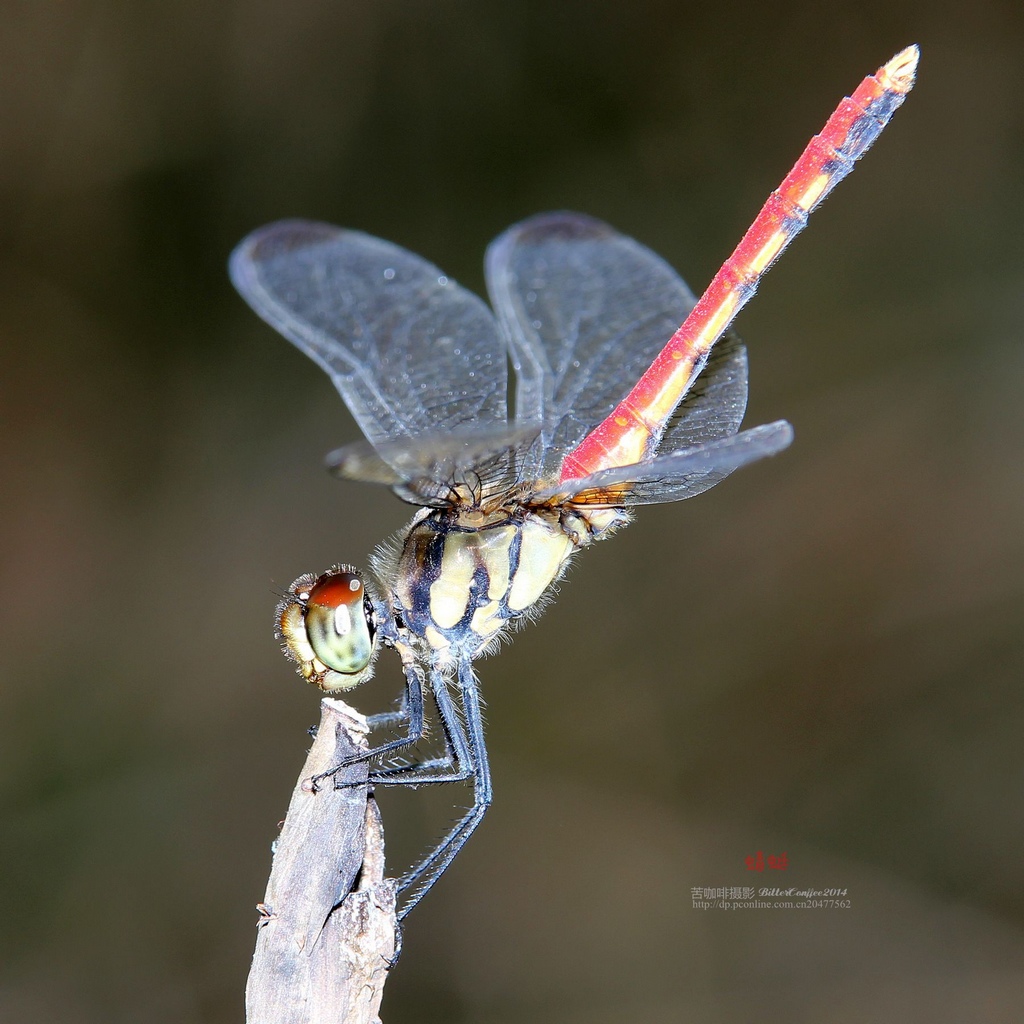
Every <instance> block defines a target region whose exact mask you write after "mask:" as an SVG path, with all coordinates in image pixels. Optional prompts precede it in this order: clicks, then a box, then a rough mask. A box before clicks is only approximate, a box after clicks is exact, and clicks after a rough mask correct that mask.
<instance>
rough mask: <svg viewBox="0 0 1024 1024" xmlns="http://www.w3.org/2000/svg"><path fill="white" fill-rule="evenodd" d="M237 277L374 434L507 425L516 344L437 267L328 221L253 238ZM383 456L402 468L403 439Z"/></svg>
mask: <svg viewBox="0 0 1024 1024" xmlns="http://www.w3.org/2000/svg"><path fill="white" fill-rule="evenodd" d="M231 279H232V281H233V282H234V284H235V287H236V288H237V289H238V291H239V292H240V293H241V294H242V296H243V297H244V298H245V300H246V301H247V302H248V303H249V305H250V306H252V308H253V309H254V310H255V311H256V312H257V313H258V314H259V315H260V316H261V317H262V318H263V319H264V320H266V321H267V323H269V324H270V325H271V326H272V327H274V328H276V329H277V330H278V331H280V332H281V334H283V335H284V336H285V337H286V338H287V339H288V340H289V341H291V342H292V343H293V344H295V345H296V346H297V347H298V348H300V349H301V350H302V351H303V352H305V353H306V355H308V356H309V357H310V358H311V359H313V360H314V361H315V362H317V363H318V364H319V365H320V366H321V367H323V369H324V370H326V371H327V373H328V374H329V375H330V377H331V380H332V381H333V382H334V385H335V387H337V389H338V391H339V392H340V393H341V397H342V398H343V399H344V400H345V404H346V405H347V406H348V408H349V410H350V411H351V413H352V415H353V417H355V420H356V422H357V423H358V424H359V427H360V429H361V430H362V432H363V434H365V436H366V438H367V440H368V441H369V442H370V443H371V444H372V445H374V446H375V447H376V448H377V449H378V450H382V446H384V445H386V444H387V443H388V442H393V441H395V440H397V439H401V438H412V437H416V436H419V435H422V434H425V433H431V432H434V433H436V432H439V431H441V429H442V428H443V429H445V430H451V429H453V428H457V427H459V426H460V425H465V424H470V423H480V424H484V425H491V424H495V423H499V424H504V423H505V421H506V418H507V396H506V387H507V376H508V371H507V352H506V347H505V342H504V340H503V339H502V337H501V335H500V333H499V331H498V327H497V325H496V323H495V321H494V317H493V315H492V313H491V311H490V310H489V309H488V308H487V306H486V305H485V304H484V303H483V302H482V301H481V300H480V299H479V298H477V297H476V296H475V295H473V294H472V293H470V292H468V291H466V290H465V289H464V288H461V287H459V286H458V285H457V284H455V283H454V282H452V281H449V280H448V279H447V278H446V277H445V276H444V275H443V274H442V273H441V271H440V270H438V269H437V267H435V266H434V265H433V264H431V263H428V262H427V261H426V260H424V259H421V258H420V257H419V256H416V255H414V254H413V253H410V252H407V251H406V250H405V249H402V248H401V247H399V246H397V245H392V244H391V243H390V242H385V241H382V240H381V239H379V238H373V237H372V236H370V235H364V234H362V233H361V232H358V231H345V230H342V229H340V228H335V227H331V226H330V225H328V224H317V223H312V222H306V221H281V222H279V223H276V224H271V225H269V226H267V227H264V228H261V229H260V230H258V231H256V232H254V233H253V234H251V235H249V237H248V238H246V239H245V240H244V241H243V242H242V243H241V244H240V245H239V246H238V248H237V249H236V250H235V251H234V253H233V254H232V256H231ZM388 451H390V452H391V456H389V455H384V456H383V458H384V461H385V462H389V463H390V464H391V465H392V466H394V468H395V469H396V470H397V471H398V472H399V473H400V474H401V473H403V472H405V471H406V470H403V469H399V468H398V466H397V465H395V462H394V461H393V459H394V453H395V452H396V451H397V449H395V448H393V447H392V448H389V449H388Z"/></svg>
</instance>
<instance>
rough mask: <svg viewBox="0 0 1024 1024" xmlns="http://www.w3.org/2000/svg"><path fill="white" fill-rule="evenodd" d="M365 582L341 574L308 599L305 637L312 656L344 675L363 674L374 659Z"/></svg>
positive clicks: (345, 573)
mask: <svg viewBox="0 0 1024 1024" xmlns="http://www.w3.org/2000/svg"><path fill="white" fill-rule="evenodd" d="M364 598H365V594H364V591H363V584H362V581H361V580H360V579H359V577H358V576H356V575H355V573H351V572H339V573H337V574H335V575H332V576H328V577H326V578H325V579H323V580H321V581H320V582H319V583H317V585H316V586H315V587H313V588H312V589H311V590H310V592H309V597H308V598H307V600H306V614H305V624H306V637H307V638H308V640H309V646H310V647H312V648H313V653H314V654H315V655H316V656H317V658H318V659H319V660H320V661H321V662H323V664H324V665H326V666H327V667H328V668H330V669H334V671H335V672H340V673H342V674H344V675H354V674H355V673H357V672H362V671H363V669H365V668H366V666H367V665H369V664H370V660H371V658H372V657H373V624H372V622H371V621H370V618H369V615H368V610H367V606H366V603H365V600H364Z"/></svg>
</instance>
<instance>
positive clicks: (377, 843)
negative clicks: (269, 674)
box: [245, 698, 397, 1024]
mask: <svg viewBox="0 0 1024 1024" xmlns="http://www.w3.org/2000/svg"><path fill="white" fill-rule="evenodd" d="M320 708H321V718H320V726H319V729H318V731H317V735H316V739H315V740H314V742H313V746H312V748H311V749H310V751H309V756H308V757H307V758H306V763H305V765H304V766H303V769H302V774H301V775H300V776H299V781H298V784H297V785H296V787H295V790H294V792H293V793H292V798H291V803H290V804H289V807H288V815H287V817H286V818H285V820H284V823H283V825H282V827H281V835H280V837H279V839H278V841H277V844H276V846H275V850H274V863H273V867H272V868H271V872H270V880H269V882H268V883H267V894H266V897H265V898H264V901H263V903H262V904H261V905H260V908H259V909H260V913H261V914H262V915H263V918H262V920H261V921H260V922H259V931H258V933H257V937H256V952H255V954H254V955H253V960H252V969H251V970H250V972H249V981H248V984H247V985H246V993H245V994H246V1021H247V1024H379V1020H380V1018H379V1017H378V1011H379V1010H380V1002H381V997H382V996H383V994H384V982H385V981H386V980H387V974H388V969H389V966H390V961H391V960H393V958H394V954H395V944H396V935H397V926H396V919H395V880H394V879H385V878H384V834H383V830H382V828H381V821H380V814H379V812H378V810H377V804H376V802H375V801H374V799H373V796H372V795H370V794H369V793H368V790H367V785H366V776H367V766H366V762H365V761H364V762H361V763H359V764H356V765H352V766H351V767H350V768H347V769H346V770H345V771H344V772H340V773H339V774H338V777H337V778H338V782H344V783H353V782H354V783H356V785H354V786H349V787H347V788H344V789H336V788H335V787H334V786H333V785H332V784H331V782H330V780H327V781H325V782H324V783H323V784H322V785H321V788H320V789H319V790H318V791H316V792H314V791H313V789H312V786H311V785H310V784H309V780H310V778H311V777H312V776H314V775H317V774H318V773H320V772H323V771H327V770H329V769H330V768H333V767H334V766H335V765H337V764H338V763H339V762H341V761H343V760H344V759H345V758H346V757H350V756H351V755H352V754H355V753H358V752H359V751H360V750H365V749H366V734H367V728H366V719H365V718H363V717H362V715H360V714H358V713H357V712H355V711H353V710H352V709H351V708H350V707H348V706H347V705H345V704H343V703H342V702H341V701H339V700H334V699H331V698H325V699H324V700H323V701H321V705H320ZM360 783H361V784H360Z"/></svg>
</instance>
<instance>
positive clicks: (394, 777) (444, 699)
mask: <svg viewBox="0 0 1024 1024" xmlns="http://www.w3.org/2000/svg"><path fill="white" fill-rule="evenodd" d="M430 692H431V694H432V696H433V698H434V705H435V706H436V707H437V715H438V718H439V719H440V722H441V731H442V733H443V734H444V745H445V752H444V754H442V755H441V756H440V757H432V758H429V759H427V760H423V761H408V762H406V763H404V764H396V765H388V766H386V767H380V768H377V769H375V770H374V771H372V772H371V773H370V778H369V781H370V782H374V783H380V784H382V785H385V786H424V785H436V784H441V783H446V782H465V781H466V780H467V779H471V778H472V777H473V768H472V764H471V761H470V755H469V743H468V741H467V739H466V732H465V729H464V728H463V726H462V722H461V721H460V720H459V717H458V713H457V711H456V709H455V705H454V703H453V702H452V698H451V694H450V693H449V692H448V683H447V680H445V678H444V676H443V675H441V674H440V673H434V672H432V674H431V687H430Z"/></svg>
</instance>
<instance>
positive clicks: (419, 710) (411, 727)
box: [311, 661, 424, 789]
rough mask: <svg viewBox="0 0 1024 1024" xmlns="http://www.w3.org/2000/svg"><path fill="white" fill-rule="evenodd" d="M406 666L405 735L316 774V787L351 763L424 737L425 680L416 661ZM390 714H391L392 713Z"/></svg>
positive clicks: (381, 753)
mask: <svg viewBox="0 0 1024 1024" xmlns="http://www.w3.org/2000/svg"><path fill="white" fill-rule="evenodd" d="M404 668H405V699H404V702H403V703H404V719H405V721H406V722H407V725H408V728H407V730H406V733H405V735H404V736H399V737H398V738H397V739H394V740H389V741H388V742H387V743H382V744H380V745H379V746H376V747H371V748H370V749H369V750H367V751H364V752H363V753H361V754H357V755H356V756H354V757H347V758H345V760H344V761H342V762H341V763H340V764H336V765H335V766H334V767H333V768H331V769H329V770H328V771H326V772H322V773H321V774H320V775H314V776H313V778H312V780H311V782H312V784H313V788H314V789H315V788H316V787H317V786H318V785H319V784H320V783H321V782H323V780H324V779H330V778H334V777H335V776H336V775H337V774H338V772H340V771H342V770H343V769H345V768H347V767H349V765H353V764H358V763H359V762H361V761H368V760H370V759H371V758H379V757H381V756H382V755H384V754H387V753H390V752H391V751H392V750H400V749H402V748H403V747H408V746H411V745H412V744H413V743H417V742H418V741H419V740H420V739H422V738H423V728H424V719H423V681H422V680H421V679H420V674H419V668H418V666H417V665H416V664H415V663H414V662H411V661H410V662H408V663H406V665H405V666H404ZM388 714H389V715H390V714H391V713H388Z"/></svg>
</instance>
